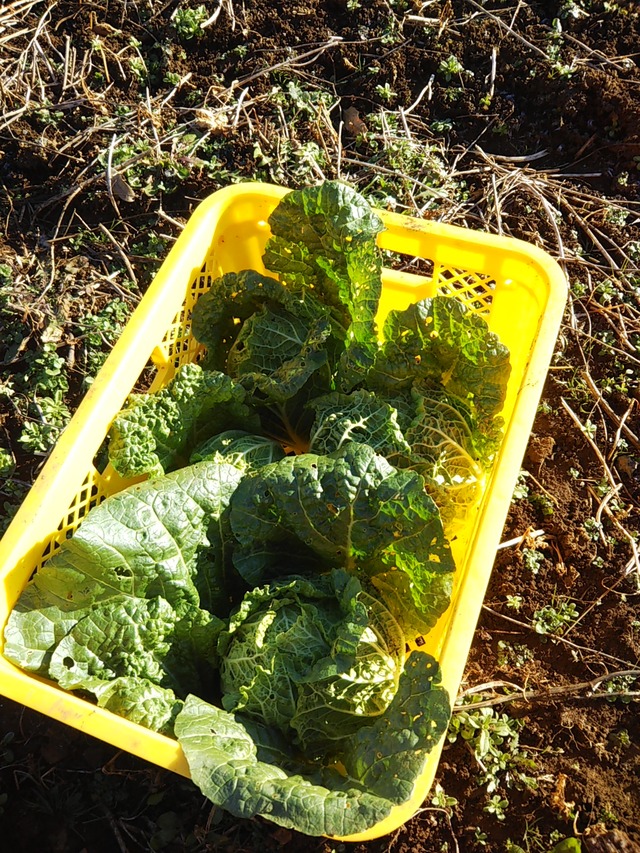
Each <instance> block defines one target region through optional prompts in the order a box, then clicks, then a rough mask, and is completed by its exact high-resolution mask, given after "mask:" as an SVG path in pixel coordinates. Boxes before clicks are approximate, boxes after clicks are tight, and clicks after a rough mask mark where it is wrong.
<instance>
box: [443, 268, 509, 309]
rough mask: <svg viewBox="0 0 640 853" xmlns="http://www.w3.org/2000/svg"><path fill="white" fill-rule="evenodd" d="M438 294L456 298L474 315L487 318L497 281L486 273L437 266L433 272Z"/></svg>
mask: <svg viewBox="0 0 640 853" xmlns="http://www.w3.org/2000/svg"><path fill="white" fill-rule="evenodd" d="M433 280H434V282H435V284H436V288H437V292H438V293H441V294H443V295H444V296H455V297H456V298H457V299H459V300H460V301H461V302H463V303H464V304H465V305H466V306H467V308H468V309H469V310H470V311H472V312H473V313H474V314H481V315H482V316H484V317H487V316H488V315H489V314H490V313H491V303H492V301H493V291H494V290H495V287H496V282H495V279H493V278H492V277H491V276H489V275H485V274H484V273H477V272H470V271H469V270H459V269H455V268H454V267H444V266H442V265H441V264H437V265H436V267H435V269H434V271H433Z"/></svg>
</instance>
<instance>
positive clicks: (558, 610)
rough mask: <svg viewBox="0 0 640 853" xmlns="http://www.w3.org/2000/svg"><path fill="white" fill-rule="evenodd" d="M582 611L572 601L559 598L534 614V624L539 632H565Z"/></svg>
mask: <svg viewBox="0 0 640 853" xmlns="http://www.w3.org/2000/svg"><path fill="white" fill-rule="evenodd" d="M579 615H580V613H579V612H578V610H577V609H576V606H575V604H574V603H573V602H572V601H566V600H561V599H560V600H558V601H556V602H555V603H554V604H546V605H545V606H544V607H542V608H540V609H539V610H536V611H535V613H534V614H533V620H532V624H533V627H534V629H535V632H536V633H537V634H563V633H564V631H565V629H566V628H567V627H568V626H569V625H570V624H571V623H572V622H575V620H576V619H577V618H578V616H579Z"/></svg>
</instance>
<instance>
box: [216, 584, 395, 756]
mask: <svg viewBox="0 0 640 853" xmlns="http://www.w3.org/2000/svg"><path fill="white" fill-rule="evenodd" d="M218 648H219V651H220V654H221V668H220V672H221V685H222V691H223V698H222V704H223V707H224V708H225V710H227V711H231V712H237V711H238V712H241V713H243V714H245V715H247V716H249V717H251V718H253V719H255V720H257V721H259V722H262V723H264V724H266V725H268V726H273V727H275V728H277V729H279V730H280V731H281V732H282V733H283V734H286V735H288V736H289V737H290V736H291V735H293V740H294V742H295V744H296V745H298V746H299V747H300V748H301V749H302V750H303V752H304V753H305V755H306V756H307V758H313V757H314V756H319V755H326V754H328V753H331V752H332V751H333V749H334V747H335V746H336V742H337V741H340V740H343V739H344V738H345V737H349V736H350V735H352V734H353V733H354V732H355V731H357V730H358V728H360V726H362V725H364V724H371V723H372V722H374V719H375V718H376V717H378V716H379V715H381V714H383V713H384V712H385V711H386V710H387V708H388V707H389V705H390V704H391V702H392V700H393V698H394V696H395V694H396V691H397V689H398V681H399V679H400V674H401V672H402V670H403V667H404V652H405V641H404V636H403V634H402V631H401V629H400V627H399V626H398V623H397V622H396V620H395V619H394V617H393V616H392V615H391V613H390V612H389V611H388V610H387V609H386V607H384V605H383V604H381V602H379V601H378V600H377V599H376V598H374V597H373V596H371V595H369V594H368V593H366V592H365V591H364V590H363V589H362V587H361V585H360V582H359V581H358V580H357V579H356V578H355V577H353V576H351V575H349V574H348V573H347V572H345V571H344V570H342V569H334V570H333V571H332V572H331V573H330V574H326V575H320V576H317V577H313V578H306V577H301V576H290V577H287V578H282V579H280V580H278V581H274V582H273V583H271V584H269V585H268V586H265V587H260V588H257V589H254V590H252V591H251V592H248V593H247V594H246V595H245V597H244V600H243V602H242V603H241V605H240V606H239V608H238V609H237V611H236V612H235V614H234V615H232V616H231V619H230V622H229V628H228V630H227V631H224V632H223V633H222V634H221V635H220V638H219V645H218Z"/></svg>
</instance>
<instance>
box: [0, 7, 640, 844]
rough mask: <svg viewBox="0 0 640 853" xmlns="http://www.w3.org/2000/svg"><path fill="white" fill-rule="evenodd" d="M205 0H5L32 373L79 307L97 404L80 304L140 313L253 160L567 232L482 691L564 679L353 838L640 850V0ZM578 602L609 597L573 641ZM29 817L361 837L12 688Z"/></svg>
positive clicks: (206, 832)
mask: <svg viewBox="0 0 640 853" xmlns="http://www.w3.org/2000/svg"><path fill="white" fill-rule="evenodd" d="M14 7H15V9H14ZM188 7H189V4H185V3H180V4H178V3H176V2H175V0H170V2H169V3H164V4H153V8H150V7H149V6H148V5H146V4H145V3H143V2H140V3H135V2H129V0H96V2H67V0H59V2H49V3H37V2H35V3H34V2H30V0H25V2H24V3H23V4H22V5H20V4H18V3H14V4H12V5H11V6H8V7H7V9H8V10H9V12H6V11H5V12H2V11H0V50H1V51H3V52H4V67H5V71H4V78H3V85H2V92H3V100H4V106H3V119H2V120H0V147H1V150H0V216H1V221H2V223H3V225H4V236H2V235H1V234H0V261H2V262H4V263H6V264H7V265H8V266H9V267H11V269H12V270H13V271H14V282H18V283H20V287H16V288H14V289H13V290H11V292H10V294H9V296H6V293H5V297H6V298H5V302H4V303H3V305H4V308H3V310H4V311H5V313H4V314H3V315H2V317H3V320H2V322H3V330H2V334H3V336H4V340H3V341H2V342H0V361H1V362H2V365H1V367H2V371H3V377H4V379H6V378H7V377H15V376H19V375H20V374H21V372H24V364H25V362H24V357H25V354H26V353H28V352H29V351H30V350H33V349H34V348H36V347H37V346H39V345H40V344H41V342H42V340H43V332H44V331H45V330H46V329H49V328H51V321H52V318H53V319H55V321H56V324H57V327H58V328H59V330H60V334H59V335H58V336H57V338H56V340H55V345H56V347H57V350H58V352H59V354H61V355H62V356H63V357H64V358H65V359H66V362H67V365H69V375H70V387H69V389H68V391H67V392H66V397H65V399H66V401H67V404H68V405H69V407H70V408H73V406H74V405H75V404H76V403H77V401H78V399H79V398H80V396H81V394H82V391H83V386H82V379H83V372H84V370H85V367H86V365H85V363H84V362H83V361H82V357H81V355H82V353H83V352H84V350H83V349H82V345H81V341H80V338H79V336H78V332H77V323H78V318H82V316H84V315H85V314H86V313H87V312H91V311H99V310H101V309H103V308H104V306H105V305H107V304H109V302H110V301H111V300H113V299H114V298H116V297H118V298H122V299H123V300H124V302H125V303H127V304H128V305H129V306H131V305H133V304H134V303H135V301H136V300H137V299H138V298H139V295H140V292H141V291H143V290H144V288H145V286H146V283H148V281H149V280H150V278H151V276H152V275H153V272H154V270H155V269H156V268H157V266H158V263H159V261H160V260H162V257H163V255H164V254H165V253H166V249H167V248H168V246H169V245H170V243H171V242H172V240H173V239H174V238H175V235H176V234H177V233H178V230H179V227H180V224H181V223H183V222H184V221H185V220H186V219H187V218H188V216H189V214H190V212H191V210H192V209H193V207H194V206H195V204H196V203H197V201H199V200H200V199H202V198H203V197H205V196H206V195H208V194H209V193H210V192H212V191H213V190H215V189H217V188H218V187H220V186H222V185H224V184H225V183H228V182H229V181H238V180H249V179H255V178H260V179H263V180H270V181H273V182H278V183H285V184H289V185H291V186H293V185H295V184H302V183H306V182H309V181H310V180H314V179H315V180H317V179H318V178H319V177H321V176H322V175H326V177H335V176H336V175H337V174H338V173H340V174H342V176H347V177H348V178H349V179H350V180H351V181H352V182H353V183H355V184H356V185H357V186H359V187H360V189H362V191H364V192H367V193H368V194H369V195H370V197H371V198H372V199H373V200H374V201H376V203H377V204H379V205H380V206H388V207H394V208H395V209H399V210H402V209H404V210H406V211H407V212H408V213H412V214H416V213H419V214H421V215H424V216H430V217H433V218H439V219H442V220H443V221H449V222H455V223H457V224H465V225H468V226H469V227H476V228H484V229H486V230H493V231H499V232H502V233H505V234H510V235H512V236H516V237H520V238H523V239H526V240H529V241H531V242H533V243H535V244H537V245H540V246H543V247H545V248H546V249H547V250H548V251H549V252H550V253H551V254H553V255H554V257H556V258H559V259H560V260H561V261H562V263H563V264H564V266H565V269H566V271H567V275H568V278H569V281H570V284H571V295H570V300H569V306H568V308H567V313H566V317H565V324H564V326H563V330H562V333H561V336H560V339H559V341H558V346H557V350H556V354H555V356H554V359H553V362H552V367H551V370H550V372H549V377H548V381H547V384H546V387H545V391H544V396H543V402H542V405H541V406H540V409H539V413H538V416H537V419H536V422H535V426H534V432H533V436H532V439H531V442H530V445H529V449H528V452H527V455H526V457H525V460H524V462H523V468H524V470H525V471H526V472H527V475H526V476H525V475H523V477H522V483H521V489H520V491H519V492H518V497H517V499H515V500H514V502H513V505H512V508H511V511H510V514H509V517H508V520H507V524H506V528H505V530H504V534H503V537H502V539H503V541H504V542H508V541H509V540H512V539H514V538H519V537H520V538H521V541H520V542H518V543H516V544H515V545H512V546H511V547H506V548H504V549H501V550H500V551H499V552H498V555H497V558H496V563H495V567H494V570H493V574H492V578H491V582H490V585H489V590H488V593H487V597H486V601H485V608H484V610H483V615H482V618H481V620H480V623H479V625H478V627H477V631H476V635H475V642H474V644H473V648H472V650H471V654H470V657H469V661H468V665H467V669H466V673H465V676H464V680H463V685H462V690H463V691H468V693H467V695H468V696H472V697H473V699H474V700H475V701H477V700H478V698H482V699H488V700H490V701H492V700H495V699H497V698H499V697H500V696H502V695H503V694H504V689H505V685H512V686H513V685H514V684H515V685H518V686H521V687H525V688H526V689H527V690H532V691H535V692H536V694H537V696H536V697H534V698H531V699H530V701H528V702H525V701H517V700H511V701H508V702H500V703H496V704H494V705H490V706H488V707H489V708H490V709H491V710H490V711H489V710H488V711H487V720H488V722H487V731H488V732H489V733H490V741H491V744H492V747H493V749H494V750H495V755H494V754H493V753H491V752H489V753H487V754H485V756H484V760H483V758H482V757H481V756H480V755H479V752H478V749H477V748H474V747H475V746H477V741H476V740H473V737H472V734H473V733H471V734H469V737H467V738H465V737H463V736H462V735H459V736H458V737H457V739H455V740H453V738H452V742H449V743H447V745H446V746H445V748H444V752H443V757H442V761H441V765H440V769H439V773H438V777H437V784H438V785H439V786H440V787H439V788H438V789H437V791H436V792H434V801H433V802H431V801H430V800H428V801H427V802H426V803H425V807H424V809H423V810H422V811H421V812H420V814H418V815H417V816H416V817H415V818H414V819H413V820H411V821H410V822H409V823H408V824H407V825H406V826H405V827H403V828H402V829H400V830H398V831H397V832H396V833H394V834H393V835H391V836H387V837H385V838H383V839H380V840H377V841H373V842H369V843H367V844H358V845H355V846H354V847H353V850H354V853H365V851H366V853H383V851H385V853H386V851H393V853H418V851H444V850H448V851H453V850H460V851H482V850H484V851H487V853H497V851H512V853H515V851H519V850H521V849H522V850H525V851H540V853H545V851H548V850H550V849H551V848H552V847H553V846H554V843H556V842H557V841H559V840H560V839H562V838H565V837H567V836H573V835H577V836H579V837H582V838H583V843H584V845H585V849H594V850H595V849H597V847H596V846H591V847H590V846H589V845H590V844H591V845H594V844H596V841H595V840H594V839H597V837H598V836H600V835H602V834H603V833H605V832H610V831H612V830H618V833H619V834H618V836H617V840H616V839H615V837H614V836H610V838H614V841H613V842H612V843H614V847H613V849H619V850H622V849H627V850H631V849H637V848H632V846H631V845H632V842H633V841H635V842H636V843H637V844H640V716H639V715H638V693H637V691H638V690H639V689H640V687H639V685H640V682H639V681H638V680H637V678H638V666H639V660H640V609H639V606H638V602H639V601H640V586H639V584H640V573H639V572H638V568H637V559H638V556H637V553H638V552H637V546H636V544H635V543H636V541H637V540H636V537H637V534H638V529H639V525H638V519H639V504H640V479H639V473H640V441H639V440H638V436H640V387H639V385H638V378H637V377H638V366H639V365H640V300H639V294H640V272H639V271H638V264H639V263H640V229H639V227H638V225H639V223H640V203H639V200H640V191H639V190H640V67H639V66H640V54H639V51H640V47H639V45H640V17H639V15H638V11H637V8H636V4H633V3H628V2H621V3H617V4H616V3H613V2H604V3H603V2H598V1H597V0H593V2H582V3H577V2H573V3H572V2H565V3H562V2H551V0H547V2H529V3H525V2H521V0H518V2H515V0H514V2H513V3H509V2H504V0H495V2H493V3H487V2H484V3H482V2H478V3H476V2H473V0H468V2H465V0H445V2H441V0H430V2H424V3H420V2H418V0H415V2H405V0H395V2H387V0H359V2H358V0H356V2H353V0H349V2H345V0H292V2H290V3H283V2H281V0H272V2H270V3H267V2H264V0H247V2H245V3H244V4H242V6H240V5H239V4H237V3H236V4H235V5H234V4H232V2H231V0H221V2H220V4H219V6H218V5H217V4H216V3H210V4H208V5H207V7H206V10H207V12H208V16H211V15H213V14H214V12H215V11H216V9H217V10H218V17H217V19H216V20H215V21H214V22H213V23H212V24H210V25H209V26H207V27H206V28H205V29H204V31H200V32H199V33H196V34H195V35H190V34H189V30H188V23H189V22H188V19H184V23H183V25H182V28H179V27H178V26H177V22H180V21H183V19H182V18H180V16H178V17H176V16H175V13H176V10H179V9H183V8H188ZM190 8H191V9H192V10H195V9H196V8H197V7H196V4H190ZM12 9H14V12H15V14H13V17H11V15H10V14H9V13H10V12H11V10H12ZM3 15H4V16H5V17H4V18H3V17H2V16H3ZM172 16H173V17H172ZM3 22H4V23H3ZM3 26H4V29H3ZM20 30H24V32H22V33H21V32H20ZM38 51H39V53H38ZM21 57H22V59H21ZM451 57H455V58H456V60H457V62H458V64H457V65H456V64H455V63H452V62H450V61H449V60H450V58H451ZM139 59H141V61H142V65H141V63H140V61H136V60H139ZM458 66H459V67H458ZM172 93H173V94H172ZM309 93H311V94H309ZM292 103H293V106H292ZM390 116H393V117H394V121H395V122H396V123H395V124H394V125H393V126H391V124H390V122H391V118H390ZM385 122H386V124H385ZM390 127H391V130H390V129H389V128H390ZM393 128H396V129H397V135H402V138H403V144H402V145H400V144H399V143H398V144H394V145H392V144H390V143H389V134H391V136H393V132H392V131H393ZM188 134H190V135H191V137H193V139H195V141H196V143H197V142H198V140H202V139H204V141H202V142H201V143H199V144H195V143H194V142H193V140H192V139H191V138H189V139H186V136H187V135H188ZM417 139H420V140H421V145H422V147H421V148H420V149H419V150H418V149H417V148H416V147H415V145H414V146H413V147H411V145H407V144H406V143H412V144H413V143H414V142H415V140H417ZM114 140H116V141H115V142H114ZM124 142H126V143H127V145H128V147H127V148H126V150H125V149H124ZM285 142H286V145H285ZM310 146H315V148H312V147H310ZM316 150H317V152H318V153H317V154H316V155H314V156H315V160H314V161H313V162H314V163H315V166H314V165H313V164H312V165H311V166H309V162H310V160H309V152H315V151H316ZM416 151H417V153H416ZM110 158H111V159H110ZM305 158H306V159H305ZM109 163H111V165H112V166H114V165H116V164H119V165H121V164H124V165H123V166H122V169H121V173H122V179H121V180H120V181H119V182H113V181H112V182H111V183H109V181H107V182H105V170H106V169H108V168H109ZM398 187H401V190H398ZM401 193H403V194H401ZM101 225H102V226H103V230H101ZM105 232H106V233H105ZM123 256H124V257H125V258H126V265H125V262H124V260H123ZM118 276H120V277H118ZM125 280H127V281H128V282H129V284H128V285H127V286H124V285H123V284H122V283H123V282H124V281H125ZM134 285H135V286H134ZM43 292H44V293H43ZM9 316H11V317H13V318H14V319H15V322H16V324H18V326H19V332H18V333H17V338H19V340H17V338H16V332H15V328H14V327H12V326H11V325H10V323H9V320H8V319H7V318H8V317H9ZM14 339H15V340H14ZM106 348H108V347H106ZM3 381H4V380H3ZM0 427H1V431H2V432H3V433H4V436H5V438H6V447H7V448H8V449H10V450H11V451H12V453H13V454H14V456H15V458H16V461H17V463H18V468H17V473H15V474H14V475H13V477H14V479H16V480H19V481H22V482H24V483H29V482H31V481H32V479H33V478H34V476H35V474H36V473H37V470H38V469H39V467H40V465H41V464H42V461H43V455H44V454H43V453H40V454H33V453H31V454H30V453H28V452H26V451H25V450H24V446H23V445H22V444H21V443H20V442H19V440H18V438H19V435H20V433H21V430H22V429H23V427H24V414H21V412H20V409H19V406H16V404H15V400H14V401H13V402H11V401H9V400H8V398H3V397H0ZM7 494H8V492H7V491H6V489H5V490H3V495H4V496H5V497H6V495H7ZM3 499H4V498H3ZM9 504H10V501H9V503H5V509H7V512H10V511H11V507H10V506H9ZM539 531H543V532H542V533H541V534H540V533H539ZM634 558H635V563H634ZM634 567H635V568H634ZM518 597H519V598H518ZM559 602H564V603H573V604H574V606H575V612H576V613H577V614H579V617H578V618H576V617H573V618H572V619H570V620H568V621H567V623H566V625H564V627H563V629H562V631H561V632H559V633H552V632H549V631H547V632H546V633H545V632H544V624H545V623H544V614H546V615H547V616H548V617H549V618H551V616H552V612H551V611H554V612H556V613H557V612H558V611H559V610H560V609H561V608H560V605H559ZM545 608H547V609H546V610H545ZM549 608H551V610H549ZM541 612H542V614H543V615H542V616H541V615H540V614H541ZM546 624H548V623H546ZM536 627H537V630H536ZM614 672H617V673H622V675H618V677H617V678H615V679H611V678H609V679H605V680H604V681H601V682H597V681H595V680H596V679H599V678H601V677H603V676H605V675H608V674H611V673H614ZM625 673H626V675H625ZM586 682H593V683H592V685H591V688H589V686H588V685H585V683H586ZM479 685H485V689H484V690H482V691H479V692H473V693H472V692H470V691H473V689H474V688H476V687H477V686H479ZM578 685H584V686H583V687H582V688H579V687H578ZM592 694H595V695H592ZM502 714H505V715H507V718H506V719H507V723H505V725H506V726H507V729H506V733H505V731H501V730H500V725H499V723H500V720H501V719H502V716H501V715H502ZM503 722H504V721H503ZM3 737H4V740H3ZM492 768H493V769H492ZM438 792H439V793H438ZM496 798H497V799H496ZM498 801H505V802H504V804H503V805H500V803H499V802H498ZM492 804H493V805H492ZM0 827H1V828H2V837H3V843H4V845H6V849H7V850H13V851H16V853H17V851H31V850H36V849H39V850H47V851H52V853H56V851H60V853H62V851H65V853H66V851H69V853H71V851H82V850H85V851H88V853H94V851H95V853H102V851H125V850H130V851H138V850H166V851H182V850H194V851H208V850H211V851H213V850H216V851H233V853H237V852H238V851H245V850H246V851H253V850H257V849H262V850H265V851H267V850H276V849H278V850H279V849H283V850H285V851H289V853H298V851H303V850H304V851H306V853H308V851H317V853H329V851H333V850H342V849H343V848H344V845H340V844H336V843H332V842H330V841H327V840H325V839H308V838H305V837H303V836H301V835H297V834H296V833H292V832H289V831H288V830H283V829H278V828H276V827H274V826H273V825H271V824H268V823H267V822H265V821H261V820H256V821H251V822H249V821H235V820H233V819H231V818H229V816H228V815H225V814H224V813H222V812H220V811H219V810H217V809H215V808H212V807H211V805H210V804H209V803H207V802H206V801H205V800H204V799H203V798H202V796H201V795H200V794H199V792H198V791H197V790H196V789H195V788H194V787H193V786H192V785H191V783H189V782H188V781H187V780H183V779H180V778H179V777H176V776H173V775H171V774H169V773H166V772H164V771H160V770H158V769H157V768H153V767H150V766H149V765H146V764H144V763H143V762H140V761H138V760H136V759H133V758H131V757H129V756H127V755H124V754H122V753H115V751H114V750H113V749H111V748H110V747H108V746H106V745H104V744H101V743H99V742H97V741H94V740H92V739H90V738H88V737H86V736H84V735H82V734H80V733H77V732H75V731H73V730H71V729H69V728H66V727H64V726H62V725H60V724H58V723H56V722H55V721H51V720H49V719H47V718H45V717H43V716H41V715H39V714H37V713H35V712H33V711H29V710H26V709H24V708H22V707H21V706H19V705H17V704H15V703H12V702H10V701H9V700H5V699H0ZM621 839H622V840H621ZM625 839H626V841H625ZM627 842H628V844H629V846H628V847H625V846H624V845H625V843H627ZM615 845H617V846H615Z"/></svg>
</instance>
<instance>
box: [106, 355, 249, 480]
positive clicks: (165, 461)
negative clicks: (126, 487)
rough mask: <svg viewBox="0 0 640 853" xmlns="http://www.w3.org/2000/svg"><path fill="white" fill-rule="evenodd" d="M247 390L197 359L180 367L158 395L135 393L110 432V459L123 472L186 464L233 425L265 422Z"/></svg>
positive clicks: (127, 474)
mask: <svg viewBox="0 0 640 853" xmlns="http://www.w3.org/2000/svg"><path fill="white" fill-rule="evenodd" d="M245 397H246V392H245V390H244V388H242V387H241V386H240V385H238V384H236V383H235V382H234V381H233V380H232V379H230V378H229V376H226V375H225V374H224V373H220V372H219V371H209V370H203V369H202V368H201V367H200V366H199V365H197V364H185V365H183V366H182V367H179V368H178V370H177V371H176V374H175V376H174V377H173V379H172V380H171V381H170V382H169V383H168V385H167V386H166V387H165V388H163V389H162V390H160V391H157V392H156V393H155V394H132V395H131V396H130V397H129V399H128V401H127V403H126V405H125V406H124V408H123V409H122V411H121V412H120V414H119V415H118V417H117V418H116V419H115V421H114V423H113V425H112V427H111V430H110V432H109V460H110V462H111V464H112V465H113V467H114V468H115V469H116V471H117V472H118V473H119V474H121V475H122V476H123V477H135V476H138V475H140V474H146V473H151V474H162V473H165V472H168V471H171V470H172V469H174V468H178V467H180V466H182V465H186V463H187V459H188V458H189V452H190V451H191V450H192V449H193V448H194V446H195V445H196V444H197V443H198V442H201V441H203V440H204V439H206V438H209V436H211V435H214V434H216V433H219V432H222V431H223V430H225V429H230V428H232V427H241V426H243V427H247V426H249V427H257V428H259V426H260V421H259V419H258V417H257V416H256V415H255V414H254V413H253V411H252V410H251V408H249V406H247V405H246V403H245Z"/></svg>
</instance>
